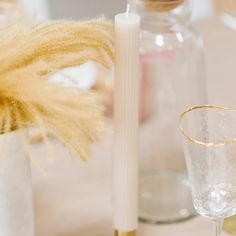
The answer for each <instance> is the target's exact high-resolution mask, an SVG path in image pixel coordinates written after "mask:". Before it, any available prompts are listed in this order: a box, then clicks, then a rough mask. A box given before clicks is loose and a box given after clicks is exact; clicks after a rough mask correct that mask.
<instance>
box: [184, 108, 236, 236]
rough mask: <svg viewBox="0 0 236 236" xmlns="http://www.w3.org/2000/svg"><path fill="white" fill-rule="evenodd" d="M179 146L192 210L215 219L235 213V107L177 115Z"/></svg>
mask: <svg viewBox="0 0 236 236" xmlns="http://www.w3.org/2000/svg"><path fill="white" fill-rule="evenodd" d="M180 130H181V132H182V134H183V147H184V152H185V159H186V163H187V168H188V175H189V181H190V186H191V192H192V197H193V204H194V207H195V209H196V211H197V212H198V213H199V214H200V215H202V216H205V217H209V218H211V219H213V220H214V222H215V235H216V236H219V235H220V233H221V229H222V224H223V220H224V218H226V217H230V216H232V215H234V214H235V213H236V109H232V108H226V107H219V106H198V107H193V108H190V109H189V110H187V111H185V112H184V113H183V114H182V115H181V118H180Z"/></svg>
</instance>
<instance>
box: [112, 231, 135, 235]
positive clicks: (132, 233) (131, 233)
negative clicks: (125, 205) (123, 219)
mask: <svg viewBox="0 0 236 236" xmlns="http://www.w3.org/2000/svg"><path fill="white" fill-rule="evenodd" d="M114 235H115V236H136V231H131V232H120V231H118V230H115V234H114Z"/></svg>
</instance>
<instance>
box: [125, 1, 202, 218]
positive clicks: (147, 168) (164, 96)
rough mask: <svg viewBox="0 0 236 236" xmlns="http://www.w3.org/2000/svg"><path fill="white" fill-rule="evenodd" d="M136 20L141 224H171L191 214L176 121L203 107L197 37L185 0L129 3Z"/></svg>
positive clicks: (199, 43)
mask: <svg viewBox="0 0 236 236" xmlns="http://www.w3.org/2000/svg"><path fill="white" fill-rule="evenodd" d="M128 3H129V4H130V6H131V10H132V11H133V12H136V13H138V14H139V15H140V16H141V29H142V30H141V48H140V53H141V74H142V79H141V117H140V120H141V129H140V162H141V163H140V164H141V165H140V166H141V170H140V178H141V180H140V220H141V221H144V222H149V223H171V222H178V221H182V220H185V219H188V218H190V217H192V216H194V215H195V212H194V210H193V206H192V203H191V196H190V190H189V184H188V179H187V175H186V167H185V161H184V155H183V152H182V148H181V143H180V137H179V136H180V134H179V130H178V118H179V115H180V113H181V112H182V111H184V110H185V109H186V108H188V107H190V106H194V105H199V104H205V103H206V89H205V88H206V86H205V69H204V68H205V66H204V55H203V43H202V39H201V37H199V35H198V34H197V33H196V32H195V30H194V29H193V28H192V26H191V25H190V23H189V18H190V16H191V14H190V13H191V11H190V8H191V6H190V4H189V2H188V1H184V0H128Z"/></svg>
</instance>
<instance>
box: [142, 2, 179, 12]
mask: <svg viewBox="0 0 236 236" xmlns="http://www.w3.org/2000/svg"><path fill="white" fill-rule="evenodd" d="M142 2H143V4H144V6H145V7H146V8H147V9H148V10H150V11H156V12H167V11H171V10H173V9H175V8H177V7H178V6H180V5H181V4H182V3H183V2H184V0H142Z"/></svg>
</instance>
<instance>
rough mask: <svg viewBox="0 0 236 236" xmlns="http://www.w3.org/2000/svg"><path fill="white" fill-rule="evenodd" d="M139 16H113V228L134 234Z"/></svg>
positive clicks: (125, 234)
mask: <svg viewBox="0 0 236 236" xmlns="http://www.w3.org/2000/svg"><path fill="white" fill-rule="evenodd" d="M139 31H140V17H139V16H138V15H136V14H133V13H129V12H127V13H124V14H119V15H117V16H116V17H115V46H116V68H115V77H116V80H115V143H114V161H113V164H114V166H113V173H114V176H113V178H114V181H113V202H114V229H115V232H116V233H115V235H116V236H134V235H135V232H136V229H137V226H138V153H137V149H138V148H137V147H138V114H139V112H138V107H139V106H138V104H139Z"/></svg>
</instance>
